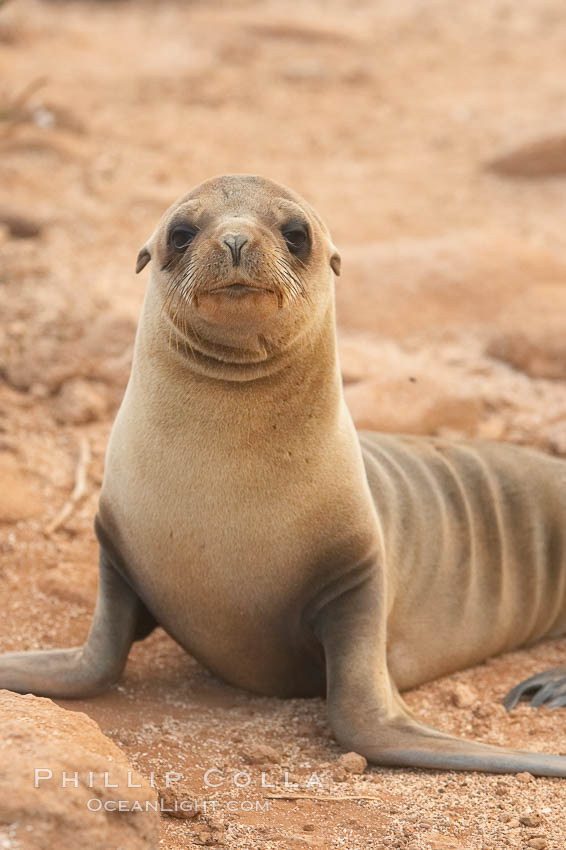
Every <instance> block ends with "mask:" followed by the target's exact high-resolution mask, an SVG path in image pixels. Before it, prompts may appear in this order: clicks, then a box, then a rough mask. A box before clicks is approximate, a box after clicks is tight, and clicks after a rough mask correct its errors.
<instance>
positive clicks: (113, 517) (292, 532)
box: [100, 410, 369, 694]
mask: <svg viewBox="0 0 566 850" xmlns="http://www.w3.org/2000/svg"><path fill="white" fill-rule="evenodd" d="M126 414H127V410H126ZM121 415H122V414H121ZM124 424H125V423H124V420H123V419H121V416H119V417H118V419H117V421H116V426H115V429H114V432H113V435H112V439H111V441H110V445H109V450H108V457H107V474H106V476H105V481H104V487H103V493H102V497H101V505H100V515H101V520H102V522H103V523H104V522H105V521H106V522H107V524H108V525H111V526H112V532H111V533H112V536H113V538H114V539H115V540H116V542H117V545H118V547H119V549H120V553H121V557H122V558H123V560H124V562H125V564H126V565H127V570H128V572H129V577H128V578H129V580H130V581H131V583H132V585H133V586H134V588H135V590H136V591H137V592H138V593H139V595H140V597H141V598H142V599H143V600H144V602H145V604H146V605H147V607H148V608H149V609H150V611H151V612H152V614H153V615H154V616H155V617H156V619H157V621H158V622H159V623H160V624H161V625H163V627H164V628H165V629H166V630H167V631H168V632H169V633H170V634H171V635H172V636H173V637H174V638H175V639H176V640H177V641H178V642H179V643H180V644H181V645H182V646H183V647H185V648H186V649H187V650H188V651H190V652H191V653H192V654H194V655H195V656H196V657H197V658H199V660H201V661H202V662H203V663H204V664H206V666H207V667H209V668H211V669H213V670H214V671H216V672H218V673H219V674H220V675H222V676H223V677H224V678H226V679H228V680H229V681H232V682H235V683H237V684H240V685H243V686H245V687H247V688H250V689H252V690H258V691H263V692H271V693H282V694H283V693H287V692H288V693H297V692H302V693H318V692H319V691H320V689H321V687H322V683H321V679H320V672H319V671H320V669H321V666H322V665H321V664H320V660H321V659H320V657H319V655H318V648H316V647H314V642H313V641H312V636H309V634H308V630H307V629H305V624H304V621H303V615H304V611H305V608H306V607H307V606H308V604H309V600H311V599H312V598H313V597H315V596H316V594H317V593H318V592H319V591H320V588H321V587H322V586H323V585H324V584H325V583H329V582H331V581H332V580H333V579H334V578H335V576H334V575H333V569H336V570H340V569H341V567H342V566H343V564H341V563H339V562H338V559H336V565H335V568H334V567H333V565H332V563H331V562H329V561H328V559H327V558H326V552H328V551H332V552H337V551H338V548H339V541H340V539H341V538H346V537H347V536H349V537H348V541H345V543H344V547H345V549H348V548H349V539H350V538H351V528H350V527H349V521H350V513H351V514H352V515H354V516H355V515H356V514H358V515H360V510H359V508H358V506H355V505H354V506H353V509H352V511H351V512H350V511H347V510H345V509H344V506H343V494H342V489H343V488H341V486H339V485H338V480H339V479H336V476H335V475H334V474H332V475H331V474H330V473H327V472H325V471H324V468H323V467H324V463H323V461H322V460H321V458H317V457H316V451H317V450H316V448H315V449H311V450H307V448H306V446H305V445H304V444H300V443H299V444H295V445H292V446H290V445H289V442H287V443H285V444H284V445H282V443H281V441H277V440H274V441H273V444H272V445H271V446H270V450H269V452H268V453H267V454H266V453H265V452H263V453H262V452H258V451H257V450H255V448H254V445H253V443H251V444H249V445H248V444H246V443H245V442H242V441H240V442H238V441H235V443H236V444H235V445H234V446H233V449H232V450H230V449H229V447H227V446H226V445H218V444H216V445H215V444H214V442H212V441H210V440H207V441H202V442H200V443H199V441H198V440H195V439H194V438H187V440H184V439H182V438H181V437H182V435H181V437H180V436H179V435H178V434H177V439H173V440H166V439H164V436H163V435H161V437H160V439H156V435H155V430H154V429H153V430H147V429H139V428H135V427H132V426H131V423H126V424H128V425H129V427H126V428H125V427H124ZM326 478H331V479H332V480H333V481H335V482H337V483H336V488H335V490H334V491H333V485H332V484H330V485H328V484H327V483H325V482H326ZM360 490H361V488H360ZM360 498H361V493H360ZM368 504H369V502H368ZM332 511H334V512H335V513H336V519H335V521H334V522H332V518H331V514H332ZM105 518H106V520H105ZM341 527H343V530H341ZM346 558H347V555H346ZM344 566H347V564H344ZM315 668H316V669H315ZM303 680H304V681H303Z"/></svg>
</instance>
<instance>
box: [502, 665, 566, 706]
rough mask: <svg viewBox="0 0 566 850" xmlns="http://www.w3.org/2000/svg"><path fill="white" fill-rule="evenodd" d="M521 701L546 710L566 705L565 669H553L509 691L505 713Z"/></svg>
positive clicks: (505, 701) (505, 702) (526, 680)
mask: <svg viewBox="0 0 566 850" xmlns="http://www.w3.org/2000/svg"><path fill="white" fill-rule="evenodd" d="M522 699H526V700H530V701H531V706H532V707H533V708H538V707H539V705H546V706H547V708H559V707H560V706H564V705H566V667H553V668H552V669H551V670H545V671H544V673H537V675H536V676H531V678H530V679H525V681H524V682H520V683H519V684H518V685H516V686H515V687H514V688H513V689H512V690H510V691H509V693H508V694H507V696H506V697H505V699H504V700H503V705H504V706H505V708H506V709H507V711H511V709H513V708H515V706H516V705H517V703H518V702H519V700H522Z"/></svg>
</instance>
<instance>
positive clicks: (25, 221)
mask: <svg viewBox="0 0 566 850" xmlns="http://www.w3.org/2000/svg"><path fill="white" fill-rule="evenodd" d="M0 224H1V225H3V226H4V227H6V229H7V231H8V233H9V235H10V236H11V237H12V238H13V239H36V238H37V237H38V236H40V235H41V231H42V230H43V225H42V224H40V222H39V221H36V219H33V218H30V217H29V216H28V215H24V214H23V213H19V212H15V211H14V210H8V209H5V208H0Z"/></svg>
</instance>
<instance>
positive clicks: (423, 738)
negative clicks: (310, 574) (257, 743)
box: [314, 576, 566, 777]
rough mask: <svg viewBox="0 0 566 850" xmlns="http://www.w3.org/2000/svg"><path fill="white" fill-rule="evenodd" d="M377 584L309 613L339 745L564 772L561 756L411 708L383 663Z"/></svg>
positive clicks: (426, 764) (464, 763)
mask: <svg viewBox="0 0 566 850" xmlns="http://www.w3.org/2000/svg"><path fill="white" fill-rule="evenodd" d="M379 585H380V581H379V579H376V578H375V576H372V577H371V578H369V579H367V580H366V581H365V582H362V583H361V584H360V585H359V586H357V587H356V588H353V589H350V590H348V591H346V592H345V593H343V594H342V595H341V596H339V597H338V598H335V599H334V600H333V601H332V602H329V603H328V604H326V605H325V606H324V608H322V610H321V611H320V612H319V613H318V615H317V616H316V619H315V623H314V627H315V632H316V634H317V636H318V637H319V639H320V640H321V642H322V644H323V646H324V651H325V656H326V674H327V699H328V714H329V720H330V725H331V727H332V729H333V731H334V734H335V736H336V740H337V741H338V743H339V744H341V745H342V746H343V747H345V748H346V749H349V750H354V751H355V752H358V753H361V754H362V755H363V756H365V757H366V758H367V759H368V761H370V762H373V763H374V764H378V765H386V766H390V767H420V768H432V769H435V770H437V769H444V770H478V771H484V772H486V773H517V772H520V771H529V772H530V773H533V774H535V775H538V776H565V777H566V757H564V756H557V755H545V754H538V753H529V752H523V751H521V750H513V749H505V748H502V747H492V746H489V745H487V744H479V743H474V742H471V741H465V740H463V739H461V738H455V737H453V736H451V735H445V734H443V733H442V732H439V731H438V730H436V729H433V728H432V727H430V726H426V725H425V724H423V723H420V722H419V721H418V720H417V719H416V718H415V717H414V716H413V715H412V714H411V712H410V711H409V709H408V708H407V706H406V705H405V704H404V702H403V700H402V699H401V696H400V695H399V693H398V691H397V689H396V687H395V685H394V684H393V683H392V682H391V679H390V676H389V672H388V669H387V659H386V633H385V628H386V612H385V604H384V602H385V592H384V588H383V587H380V586H379Z"/></svg>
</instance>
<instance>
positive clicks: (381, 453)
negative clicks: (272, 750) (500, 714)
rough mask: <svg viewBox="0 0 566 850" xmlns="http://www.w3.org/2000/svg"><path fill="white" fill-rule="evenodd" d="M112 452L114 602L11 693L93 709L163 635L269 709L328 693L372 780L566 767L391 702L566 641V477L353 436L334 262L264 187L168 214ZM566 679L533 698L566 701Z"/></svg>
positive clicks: (500, 457) (108, 501) (103, 504)
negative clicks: (134, 649) (441, 727)
mask: <svg viewBox="0 0 566 850" xmlns="http://www.w3.org/2000/svg"><path fill="white" fill-rule="evenodd" d="M150 260H151V267H152V274H151V280H150V284H149V289H148V292H147V295H146V299H145V303H144V307H143V312H142V317H141V321H140V325H139V329H138V333H137V337H136V347H135V355H134V362H133V366H132V372H131V377H130V381H129V384H128V387H127V390H126V393H125V396H124V400H123V403H122V406H121V408H120V411H119V413H118V416H117V418H116V422H115V424H114V428H113V431H112V436H111V439H110V444H109V447H108V454H107V460H106V470H105V477H104V484H103V488H102V494H101V498H100V508H99V513H98V516H97V519H96V532H97V535H98V539H99V542H100V585H99V595H98V601H97V604H96V611H95V614H94V621H93V624H92V627H91V630H90V633H89V636H88V639H87V642H86V644H85V645H84V646H83V647H80V648H75V649H67V650H57V651H42V652H29V653H13V654H9V655H5V656H2V657H1V658H0V687H4V688H9V689H12V690H15V691H21V692H28V691H31V692H33V693H35V694H39V695H44V696H51V697H59V698H61V697H85V696H88V695H92V694H96V693H98V692H100V691H102V690H104V689H105V688H107V687H108V686H109V685H111V684H112V683H113V682H115V681H116V680H117V679H118V678H119V676H120V674H121V672H122V670H123V668H124V665H125V663H126V658H127V655H128V651H129V649H130V646H131V644H132V642H133V641H134V640H137V639H140V638H143V637H144V636H146V635H147V634H149V632H150V631H151V630H152V629H153V628H154V626H155V625H156V624H160V625H161V626H163V628H164V629H166V631H167V632H168V633H169V634H170V635H171V636H172V637H173V638H174V639H175V640H176V641H178V643H180V644H181V645H182V646H183V647H185V648H186V649H187V650H188V651H189V652H191V653H192V654H193V655H194V656H195V657H196V658H198V659H199V660H200V661H201V662H202V663H203V664H204V665H206V666H207V667H208V668H209V669H211V670H213V671H214V672H215V673H217V674H218V675H219V676H222V677H223V678H224V679H226V680H227V681H229V682H232V683H233V684H235V685H237V686H240V687H243V688H248V689H249V690H251V691H254V692H256V693H261V694H274V695H278V696H293V695H294V696H297V695H304V696H307V695H308V696H311V695H315V694H320V693H323V692H324V691H325V690H326V693H327V699H328V712H329V718H330V723H331V726H332V729H333V731H334V734H335V736H336V739H337V740H338V741H339V743H340V744H341V745H343V746H344V747H346V748H348V749H351V750H356V751H357V752H359V753H362V754H363V755H364V756H366V758H367V759H369V760H370V761H372V762H374V763H376V764H380V765H392V766H405V767H424V768H449V769H458V770H483V771H491V772H503V773H505V772H515V771H522V770H527V771H530V772H531V773H534V774H540V775H547V776H566V757H561V756H557V755H539V754H535V753H525V752H521V751H518V750H511V749H502V748H497V747H491V746H487V745H483V744H478V743H470V742H467V741H464V740H460V739H457V738H454V737H451V736H450V735H445V734H443V733H442V732H439V731H437V730H435V729H433V728H430V727H427V726H425V725H423V724H422V723H420V722H419V721H418V720H417V719H416V718H415V717H414V716H413V715H412V714H411V712H410V711H409V710H408V708H407V707H406V706H405V704H404V702H403V700H402V699H401V697H400V695H399V691H400V690H402V689H405V688H410V687H414V686H415V685H418V684H420V683H422V682H426V681H428V680H430V679H433V678H435V677H437V676H442V675H444V674H447V673H451V672H453V671H455V670H460V669H462V668H463V667H467V666H469V665H472V664H475V663H478V662H481V661H483V660H484V659H486V658H487V657H488V656H490V655H494V654H496V653H500V652H503V651H505V650H508V649H512V648H514V647H518V646H523V645H525V644H527V643H531V642H532V641H534V640H537V639H538V638H541V637H543V636H544V635H550V636H555V635H558V634H561V633H562V632H563V631H564V630H565V626H566V540H565V527H566V522H565V518H566V464H565V463H563V462H561V461H558V460H555V459H552V458H550V457H546V456H544V455H542V454H538V453H536V452H533V451H529V450H526V449H519V448H513V447H510V446H505V445H500V444H494V445H490V444H483V443H477V444H476V443H458V442H451V441H447V440H440V439H426V438H416V437H393V436H381V435H377V434H372V433H365V434H361V435H360V436H359V437H358V435H357V434H356V431H355V429H354V426H353V424H352V420H351V417H350V415H349V413H348V410H347V408H346V405H345V402H344V397H343V394H342V386H341V380H340V370H339V366H338V357H337V352H336V329H335V317H334V287H333V273H334V274H338V272H339V269H340V258H339V256H338V253H337V252H336V249H335V247H334V246H333V244H332V242H331V239H330V236H329V233H328V231H327V229H326V227H325V226H324V224H323V222H322V221H321V220H320V218H319V217H318V215H317V214H316V213H315V212H314V211H313V210H312V209H311V208H310V207H309V206H308V204H306V203H305V202H304V201H303V200H302V199H301V198H299V197H298V196H297V195H295V194H294V193H293V192H291V191H289V190H288V189H285V188H284V187H282V186H279V185H278V184H276V183H274V182H272V181H270V180H264V179H262V178H260V177H253V176H244V175H232V176H226V177H219V178H216V179H213V180H209V181H207V182H205V183H203V184H201V185H200V186H197V187H196V188H195V189H193V190H192V191H191V192H189V194H188V195H185V196H184V197H183V198H181V200H180V201H178V202H177V203H176V204H174V205H173V206H172V207H171V208H170V209H169V210H167V212H166V213H165V215H164V216H163V218H162V220H161V222H160V223H159V225H158V227H157V230H156V231H155V233H154V234H153V236H152V237H151V238H150V239H149V241H148V242H147V244H146V245H145V246H144V247H143V248H142V250H141V251H140V254H139V257H138V264H137V270H138V271H141V269H142V268H143V267H144V266H145V265H146V263H149V262H150ZM564 676H565V672H564V670H559V671H554V672H549V673H547V674H543V675H542V676H541V677H540V678H539V679H537V680H536V682H533V681H532V680H530V681H528V682H527V683H524V684H523V685H522V686H519V691H517V692H515V693H514V694H512V696H511V697H510V700H511V701H512V702H514V701H515V699H516V698H517V697H518V696H520V695H521V693H522V690H526V691H527V692H529V693H530V692H531V691H532V690H533V689H536V691H537V693H538V694H539V695H540V698H541V699H542V696H543V695H546V696H545V698H546V699H547V700H548V699H550V700H551V704H563V703H564V702H566V687H565V685H564Z"/></svg>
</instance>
